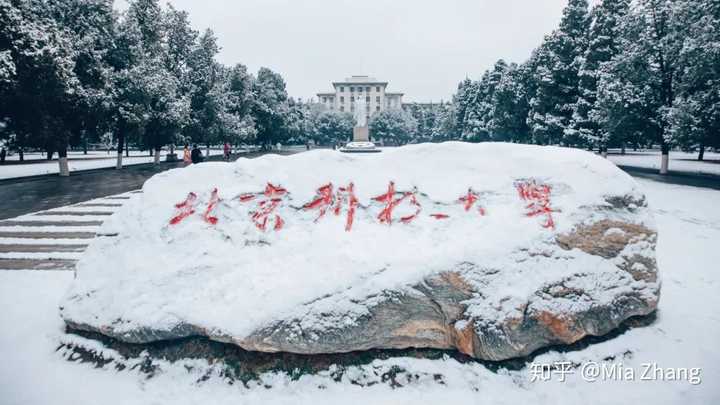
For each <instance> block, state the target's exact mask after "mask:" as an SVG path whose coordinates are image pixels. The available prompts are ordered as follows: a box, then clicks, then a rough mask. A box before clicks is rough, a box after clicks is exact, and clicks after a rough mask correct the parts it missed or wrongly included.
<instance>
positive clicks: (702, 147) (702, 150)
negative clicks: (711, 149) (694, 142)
mask: <svg viewBox="0 0 720 405" xmlns="http://www.w3.org/2000/svg"><path fill="white" fill-rule="evenodd" d="M703 159H705V145H700V152H698V160H703Z"/></svg>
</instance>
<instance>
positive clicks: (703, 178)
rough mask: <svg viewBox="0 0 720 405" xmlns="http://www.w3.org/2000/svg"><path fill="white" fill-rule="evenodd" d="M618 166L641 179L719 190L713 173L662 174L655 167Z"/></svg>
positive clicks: (717, 178) (719, 183) (673, 172)
mask: <svg viewBox="0 0 720 405" xmlns="http://www.w3.org/2000/svg"><path fill="white" fill-rule="evenodd" d="M618 167H619V168H621V169H622V170H624V171H625V172H627V173H628V174H630V175H631V176H633V177H638V178H641V179H648V180H654V181H658V182H661V183H667V184H679V185H683V186H693V187H705V188H712V189H714V190H720V176H718V175H715V174H704V173H688V172H677V171H672V170H671V171H670V173H669V174H665V175H662V174H660V173H658V170H657V169H651V168H647V167H635V166H622V165H619V166H618Z"/></svg>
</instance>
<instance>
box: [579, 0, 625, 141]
mask: <svg viewBox="0 0 720 405" xmlns="http://www.w3.org/2000/svg"><path fill="white" fill-rule="evenodd" d="M629 10H630V1H629V0H603V1H602V3H600V4H599V5H598V6H597V7H595V9H593V17H594V21H593V24H592V26H591V28H590V35H589V44H588V48H587V50H586V51H585V54H584V56H583V58H582V64H581V67H580V71H579V74H578V79H579V81H578V86H579V94H578V101H577V103H576V104H575V106H574V109H573V123H574V126H573V128H572V130H571V131H574V133H575V135H576V136H578V137H579V138H580V139H582V140H583V141H584V142H587V143H588V144H589V145H591V146H592V145H596V146H598V147H599V148H600V151H601V152H603V153H606V152H607V143H608V140H609V134H608V132H607V131H604V130H603V129H602V127H601V126H600V122H598V120H597V117H598V112H597V109H598V106H596V101H597V81H598V77H599V74H600V67H601V65H602V64H603V63H606V62H609V61H610V60H612V58H613V57H615V55H617V54H618V47H619V43H618V42H619V40H620V35H621V30H620V29H621V23H622V21H623V20H624V19H625V18H626V16H627V14H628V12H629ZM568 133H571V132H570V131H569V132H568ZM578 143H580V140H578Z"/></svg>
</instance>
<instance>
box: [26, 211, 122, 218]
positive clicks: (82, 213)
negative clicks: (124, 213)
mask: <svg viewBox="0 0 720 405" xmlns="http://www.w3.org/2000/svg"><path fill="white" fill-rule="evenodd" d="M112 214H114V212H113V211H43V212H38V213H37V214H33V215H36V216H41V217H43V216H56V215H69V216H78V217H82V216H88V215H98V216H101V215H108V216H109V215H112Z"/></svg>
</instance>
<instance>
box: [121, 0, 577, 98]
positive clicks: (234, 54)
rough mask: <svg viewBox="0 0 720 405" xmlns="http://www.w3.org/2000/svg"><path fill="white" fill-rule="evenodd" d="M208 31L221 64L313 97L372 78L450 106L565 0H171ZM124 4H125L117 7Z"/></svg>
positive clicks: (525, 47)
mask: <svg viewBox="0 0 720 405" xmlns="http://www.w3.org/2000/svg"><path fill="white" fill-rule="evenodd" d="M170 2H171V3H172V4H173V5H174V6H175V7H176V8H179V9H183V10H187V11H188V12H189V13H190V19H191V21H192V23H193V25H194V27H195V28H197V29H204V28H206V27H210V28H212V29H213V30H214V31H215V33H216V35H217V37H218V39H219V42H220V46H221V47H222V50H221V51H220V55H219V60H220V62H222V63H224V64H227V65H231V64H235V63H238V62H240V63H243V64H245V65H247V66H248V69H250V70H251V71H253V72H257V69H258V68H260V67H261V66H266V67H269V68H270V69H273V70H275V71H277V72H279V73H280V74H282V76H283V77H284V78H285V80H286V82H287V89H288V93H289V94H290V95H291V96H293V97H301V98H303V99H307V98H309V97H314V96H315V93H317V92H320V91H323V92H325V91H331V90H332V86H331V84H330V83H331V82H332V81H337V80H342V79H343V78H345V77H348V76H351V75H370V76H374V77H376V78H378V79H381V80H383V81H388V82H389V83H390V84H389V85H388V91H396V92H403V93H405V97H404V100H405V101H439V100H440V99H443V100H448V99H449V98H450V97H451V96H452V94H453V93H454V91H455V89H456V88H457V83H458V82H459V81H460V80H462V79H463V78H464V77H465V76H469V77H471V78H477V77H479V76H480V75H481V74H482V72H483V71H484V70H485V69H487V68H488V67H490V66H492V64H493V63H494V62H495V61H496V60H497V59H499V58H504V59H505V60H507V61H513V62H522V61H524V60H525V59H527V57H528V56H529V55H530V51H531V50H532V49H533V48H534V47H536V46H537V45H538V44H539V43H540V41H541V40H542V38H543V36H544V35H545V34H547V33H549V32H550V31H551V30H552V29H554V28H555V27H557V24H558V22H559V21H560V17H561V14H562V8H563V7H564V6H565V4H566V3H567V0H432V1H425V0H385V1H382V0H351V1H348V0H325V1H319V0H315V1H310V0H306V1H298V0H294V1H293V0H170ZM119 5H120V7H121V8H122V7H123V4H122V0H120V3H119Z"/></svg>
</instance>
